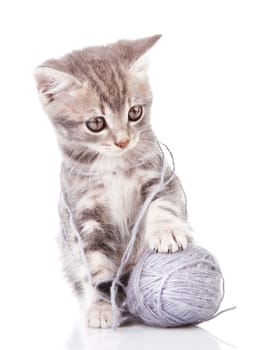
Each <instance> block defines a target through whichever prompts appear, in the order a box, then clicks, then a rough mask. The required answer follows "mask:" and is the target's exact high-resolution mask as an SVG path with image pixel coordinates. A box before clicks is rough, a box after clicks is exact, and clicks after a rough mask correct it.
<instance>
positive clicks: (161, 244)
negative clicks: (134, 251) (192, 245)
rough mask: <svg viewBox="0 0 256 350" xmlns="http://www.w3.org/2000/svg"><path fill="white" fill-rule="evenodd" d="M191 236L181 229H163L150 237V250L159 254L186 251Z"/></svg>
mask: <svg viewBox="0 0 256 350" xmlns="http://www.w3.org/2000/svg"><path fill="white" fill-rule="evenodd" d="M189 237H191V234H190V232H189V230H186V229H185V230H184V228H183V227H181V228H179V227H178V228H174V229H171V228H161V229H159V230H157V231H155V232H152V233H151V234H150V235H149V236H148V245H149V248H151V249H152V250H154V251H155V252H159V253H174V252H177V251H179V250H184V249H186V247H187V245H188V241H189Z"/></svg>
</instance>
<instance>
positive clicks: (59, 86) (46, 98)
mask: <svg viewBox="0 0 256 350" xmlns="http://www.w3.org/2000/svg"><path fill="white" fill-rule="evenodd" d="M34 77H35V80H36V83H37V88H38V92H39V96H40V99H41V101H42V103H44V104H47V103H50V102H52V101H53V100H54V99H55V98H56V97H58V96H60V95H62V94H63V93H65V92H67V91H68V90H70V89H71V88H75V87H79V86H81V83H80V82H79V81H78V80H77V79H76V78H75V77H73V76H71V75H69V74H67V73H64V72H61V71H59V70H56V69H53V68H48V67H38V68H36V69H35V71H34Z"/></svg>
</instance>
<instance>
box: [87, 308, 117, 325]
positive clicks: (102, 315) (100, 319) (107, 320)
mask: <svg viewBox="0 0 256 350" xmlns="http://www.w3.org/2000/svg"><path fill="white" fill-rule="evenodd" d="M87 317H88V327H92V328H110V327H111V326H112V309H111V304H109V303H107V302H105V301H99V302H98V303H96V304H93V305H92V306H91V308H90V309H89V311H88V316H87Z"/></svg>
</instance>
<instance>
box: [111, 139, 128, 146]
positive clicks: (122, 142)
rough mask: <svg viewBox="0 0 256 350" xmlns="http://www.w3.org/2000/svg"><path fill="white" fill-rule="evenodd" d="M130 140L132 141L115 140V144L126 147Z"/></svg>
mask: <svg viewBox="0 0 256 350" xmlns="http://www.w3.org/2000/svg"><path fill="white" fill-rule="evenodd" d="M129 142H130V139H125V140H121V141H117V142H115V145H116V146H117V147H120V148H125V147H126V146H127V145H128V143H129Z"/></svg>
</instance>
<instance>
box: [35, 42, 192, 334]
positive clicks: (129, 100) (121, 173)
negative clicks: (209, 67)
mask: <svg viewBox="0 0 256 350" xmlns="http://www.w3.org/2000/svg"><path fill="white" fill-rule="evenodd" d="M159 38H160V36H159V35H156V36H153V37H149V38H144V39H140V40H135V41H128V40H123V41H118V42H117V43H114V44H110V45H107V46H100V47H89V48H85V49H82V50H80V51H74V52H72V53H70V54H67V55H66V56H64V57H62V58H60V59H58V60H56V59H51V60H48V61H46V62H44V63H43V64H42V65H41V66H39V67H38V68H36V70H35V79H36V82H37V87H38V91H39V96H40V99H41V102H42V105H43V108H44V110H45V111H46V113H47V114H48V116H49V118H50V120H51V122H52V124H53V126H54V128H55V131H56V135H57V140H58V144H59V147H60V150H61V153H62V168H61V188H62V195H63V197H62V199H61V200H60V204H59V213H60V221H61V227H62V230H61V231H62V235H61V237H60V241H61V244H60V245H61V252H62V258H63V265H64V271H65V273H66V276H67V277H68V279H69V281H70V282H71V283H72V285H73V287H74V289H75V291H76V293H77V294H78V296H79V300H80V301H81V305H82V311H83V312H84V314H85V315H86V321H87V323H88V325H89V326H90V327H102V328H107V327H110V326H111V324H112V311H111V305H110V304H109V303H107V302H105V301H102V300H101V299H100V297H99V294H98V292H97V286H98V287H99V286H100V285H101V282H104V281H108V280H111V279H113V277H114V276H115V273H116V271H117V268H118V266H119V264H120V260H121V257H122V254H123V252H124V249H125V248H126V246H127V243H128V241H129V238H130V232H131V229H132V227H133V225H134V223H135V220H136V216H137V215H138V212H139V209H140V207H141V205H142V204H143V203H144V201H145V198H146V197H147V195H148V193H150V192H151V191H152V190H153V189H154V188H155V186H157V184H158V183H159V180H160V175H161V169H162V153H161V150H160V148H159V145H158V141H157V139H156V136H155V135H154V133H153V131H152V129H151V125H150V108H151V104H152V93H151V89H150V86H149V82H148V77H147V65H146V62H145V56H146V53H147V51H148V50H149V49H150V48H151V47H152V46H153V45H154V44H155V43H156V41H157V40H158V39H159ZM170 175H171V169H169V170H168V171H167V172H166V175H165V177H166V179H168V177H169V176H170ZM63 199H64V200H63ZM66 204H67V205H68V207H67V206H66ZM185 207H186V203H185V200H184V196H183V192H182V188H181V184H180V182H179V179H178V178H177V177H175V178H174V179H173V181H172V182H171V183H169V184H168V185H167V186H166V188H165V189H164V190H163V191H162V192H161V193H160V194H158V195H156V196H155V198H154V200H153V201H152V203H151V204H150V206H149V209H148V211H147V214H146V217H145V218H144V222H143V225H142V227H141V228H140V234H139V237H137V240H136V244H135V247H134V249H133V255H132V258H131V259H130V263H129V264H128V265H129V266H127V267H126V271H125V273H126V274H128V273H129V271H131V269H132V267H133V266H134V264H135V263H136V261H137V260H138V259H139V257H140V255H141V254H142V252H143V251H144V250H145V249H147V248H148V247H149V248H150V249H153V250H155V251H159V252H166V253H172V252H175V251H178V250H181V249H185V248H186V246H187V244H188V241H189V240H190V239H191V230H190V227H189V224H188V222H187V218H186V208H185ZM71 213H72V218H73V223H74V226H75V228H76V230H77V231H78V232H79V235H80V237H81V242H80V243H82V247H83V252H84V255H85V257H86V259H87V265H88V267H89V270H90V275H91V277H92V281H91V282H92V283H89V280H88V276H89V274H88V271H86V268H85V265H84V261H83V259H82V256H81V254H80V253H81V250H80V247H81V246H80V243H79V239H78V236H77V235H76V234H75V230H74V226H72V222H71V221H70V214H71ZM63 237H65V239H64V238H63Z"/></svg>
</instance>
